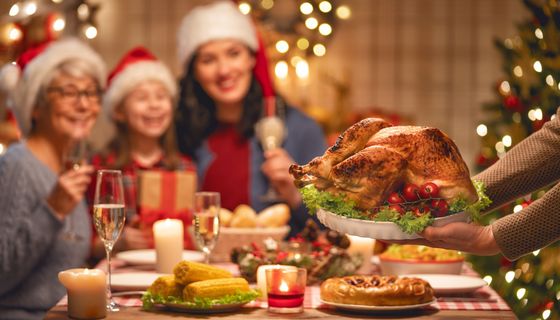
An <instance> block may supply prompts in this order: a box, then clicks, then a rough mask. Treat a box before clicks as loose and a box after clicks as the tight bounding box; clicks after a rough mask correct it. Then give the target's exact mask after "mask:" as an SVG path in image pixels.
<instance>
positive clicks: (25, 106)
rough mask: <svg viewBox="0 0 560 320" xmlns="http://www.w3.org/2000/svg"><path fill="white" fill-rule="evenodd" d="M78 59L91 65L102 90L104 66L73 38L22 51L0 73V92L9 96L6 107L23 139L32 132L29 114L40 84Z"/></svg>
mask: <svg viewBox="0 0 560 320" xmlns="http://www.w3.org/2000/svg"><path fill="white" fill-rule="evenodd" d="M72 59H78V60H82V61H85V62H86V63H88V64H90V65H91V66H92V67H93V68H92V70H93V72H94V74H92V75H91V76H92V77H94V78H95V79H96V80H97V82H98V83H99V85H100V86H101V87H102V88H103V87H105V77H106V73H105V64H104V62H103V60H102V59H101V57H100V56H99V55H98V54H97V53H96V52H95V51H93V50H92V49H91V48H90V47H89V46H88V45H86V44H85V43H83V42H82V41H80V40H78V39H75V38H66V39H62V40H58V41H55V42H48V43H44V44H41V45H40V46H37V47H34V48H31V49H29V50H27V51H25V52H24V53H23V54H22V55H21V56H20V57H19V59H18V60H17V62H16V63H10V64H7V65H5V66H4V67H2V69H1V70H0V90H2V91H4V92H6V93H7V94H8V106H9V107H10V108H11V109H12V110H13V112H14V115H15V117H16V120H17V122H18V125H19V127H20V130H21V131H22V133H23V135H24V136H27V135H28V134H29V131H30V130H31V114H32V111H33V108H34V107H35V105H36V103H37V97H38V95H39V90H40V89H41V84H42V82H43V80H44V79H45V77H47V76H49V75H50V74H51V72H52V71H53V70H55V69H56V68H57V67H58V66H60V65H61V64H62V63H64V62H66V61H68V60H72Z"/></svg>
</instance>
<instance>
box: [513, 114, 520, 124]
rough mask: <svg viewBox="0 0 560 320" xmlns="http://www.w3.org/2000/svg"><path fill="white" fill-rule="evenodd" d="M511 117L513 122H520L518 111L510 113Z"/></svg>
mask: <svg viewBox="0 0 560 320" xmlns="http://www.w3.org/2000/svg"><path fill="white" fill-rule="evenodd" d="M511 119H512V120H513V122H515V123H521V113H519V112H514V113H513V114H512V115H511Z"/></svg>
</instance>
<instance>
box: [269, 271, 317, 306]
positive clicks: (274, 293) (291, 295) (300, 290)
mask: <svg viewBox="0 0 560 320" xmlns="http://www.w3.org/2000/svg"><path fill="white" fill-rule="evenodd" d="M265 273H266V288H267V294H268V310H269V311H271V312H277V313H296V312H302V311H303V296H304V294H305V284H306V280H307V270H305V269H304V268H297V269H295V270H294V269H284V268H280V269H277V268H272V269H267V270H266V271H265Z"/></svg>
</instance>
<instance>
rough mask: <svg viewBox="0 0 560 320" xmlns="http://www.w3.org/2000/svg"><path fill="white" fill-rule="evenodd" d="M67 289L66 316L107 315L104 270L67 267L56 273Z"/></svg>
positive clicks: (81, 317) (82, 317) (91, 317)
mask: <svg viewBox="0 0 560 320" xmlns="http://www.w3.org/2000/svg"><path fill="white" fill-rule="evenodd" d="M58 280H59V281H60V282H61V283H62V285H64V287H66V290H67V291H68V316H69V317H71V318H75V319H100V318H105V317H106V316H107V311H106V310H107V291H106V290H107V289H106V278H105V272H103V271H101V270H99V269H79V268H78V269H69V270H66V271H61V272H59V273H58Z"/></svg>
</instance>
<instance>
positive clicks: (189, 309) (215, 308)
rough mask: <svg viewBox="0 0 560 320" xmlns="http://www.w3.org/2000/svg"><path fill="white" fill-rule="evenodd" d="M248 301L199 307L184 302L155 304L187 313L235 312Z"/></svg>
mask: <svg viewBox="0 0 560 320" xmlns="http://www.w3.org/2000/svg"><path fill="white" fill-rule="evenodd" d="M249 302H250V301H248V302H237V303H228V304H216V305H212V306H208V307H199V306H193V305H189V304H184V303H162V304H154V306H156V307H160V308H166V309H169V310H172V311H177V312H186V313H200V314H203V313H226V312H234V311H236V310H238V309H239V308H241V307H242V306H244V305H246V304H247V303H249Z"/></svg>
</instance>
